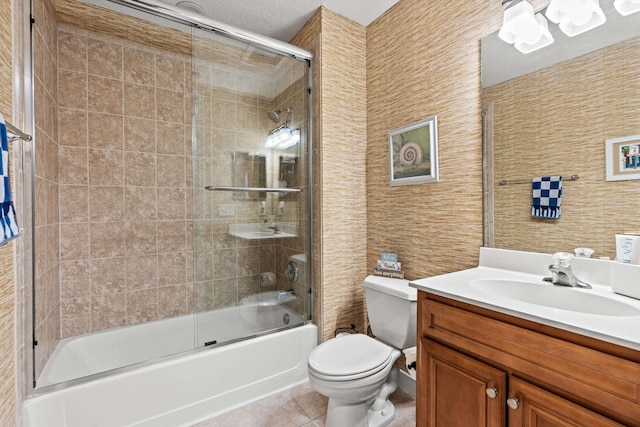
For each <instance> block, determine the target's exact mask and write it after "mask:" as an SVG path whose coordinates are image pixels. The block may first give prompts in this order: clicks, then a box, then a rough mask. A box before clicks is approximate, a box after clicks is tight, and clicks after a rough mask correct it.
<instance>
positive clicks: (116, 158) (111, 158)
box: [89, 149, 124, 185]
mask: <svg viewBox="0 0 640 427" xmlns="http://www.w3.org/2000/svg"><path fill="white" fill-rule="evenodd" d="M122 154H123V153H122V151H116V150H97V149H90V150H89V184H90V185H122V184H123V183H124V165H123V159H122Z"/></svg>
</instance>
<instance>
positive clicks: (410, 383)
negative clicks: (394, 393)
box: [398, 369, 416, 397]
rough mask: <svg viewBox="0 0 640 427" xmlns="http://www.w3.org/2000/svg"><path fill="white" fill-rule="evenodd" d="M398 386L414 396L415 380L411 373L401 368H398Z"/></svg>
mask: <svg viewBox="0 0 640 427" xmlns="http://www.w3.org/2000/svg"><path fill="white" fill-rule="evenodd" d="M398 387H400V388H401V389H402V390H403V391H405V392H407V393H409V394H410V395H411V396H413V397H416V380H414V379H413V378H411V375H409V374H407V373H406V372H405V371H403V370H402V369H400V375H399V376H398Z"/></svg>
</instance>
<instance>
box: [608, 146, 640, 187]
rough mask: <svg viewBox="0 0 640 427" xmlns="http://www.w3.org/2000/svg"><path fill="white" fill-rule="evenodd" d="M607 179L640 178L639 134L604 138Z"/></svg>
mask: <svg viewBox="0 0 640 427" xmlns="http://www.w3.org/2000/svg"><path fill="white" fill-rule="evenodd" d="M605 154H606V155H605V161H606V167H605V170H606V179H607V181H623V180H629V179H640V135H630V136H623V137H620V138H608V139H606V140H605Z"/></svg>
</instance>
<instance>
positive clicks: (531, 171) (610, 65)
mask: <svg viewBox="0 0 640 427" xmlns="http://www.w3.org/2000/svg"><path fill="white" fill-rule="evenodd" d="M638 69H640V39H638V38H636V39H633V40H629V41H626V42H624V43H620V44H617V45H615V46H612V47H609V48H606V49H601V50H599V51H596V52H593V53H590V54H588V55H584V56H581V57H579V58H575V59H573V60H570V61H565V62H563V63H561V64H558V65H555V66H553V67H549V68H546V69H544V70H541V71H538V72H535V73H531V74H528V75H526V76H523V77H520V78H517V79H513V80H509V81H507V82H504V83H501V84H498V85H495V86H492V87H490V88H487V89H485V91H484V96H483V100H484V101H485V102H493V111H494V117H493V119H494V133H493V136H494V138H493V139H494V171H495V176H494V179H495V181H494V183H493V187H494V198H495V203H494V206H495V208H494V215H495V233H494V238H495V246H496V247H500V248H509V249H518V250H529V251H538V252H549V253H553V252H558V251H567V252H573V248H575V247H590V248H592V249H594V250H595V251H596V253H595V255H594V256H610V257H612V258H613V257H614V256H615V245H614V242H615V237H614V236H615V234H616V233H621V232H625V231H638V230H640V220H639V219H638V216H637V215H629V213H630V212H638V211H640V198H638V191H639V190H640V181H637V180H633V181H609V182H607V181H606V180H605V139H607V138H615V137H622V136H628V135H637V134H640V75H639V74H638V72H637V71H638ZM572 174H579V175H580V179H579V180H578V181H575V182H572V181H566V178H567V177H568V176H570V175H572ZM545 175H563V176H564V177H565V182H564V185H563V197H562V199H563V201H562V214H561V216H560V218H559V219H558V220H543V219H534V218H532V217H531V186H530V185H526V184H517V185H516V184H513V185H506V186H505V185H499V184H498V182H499V181H500V180H502V179H506V180H512V179H530V178H533V177H536V176H545Z"/></svg>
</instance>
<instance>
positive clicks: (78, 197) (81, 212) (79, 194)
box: [56, 185, 89, 223]
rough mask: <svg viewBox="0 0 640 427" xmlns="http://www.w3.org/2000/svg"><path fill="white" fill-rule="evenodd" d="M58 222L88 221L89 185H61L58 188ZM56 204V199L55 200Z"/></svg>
mask: <svg viewBox="0 0 640 427" xmlns="http://www.w3.org/2000/svg"><path fill="white" fill-rule="evenodd" d="M59 197H60V200H65V203H64V204H60V206H59V209H60V222H65V223H66V222H88V221H89V187H88V186H86V185H61V186H60V189H59ZM56 204H58V203H57V201H56Z"/></svg>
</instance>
